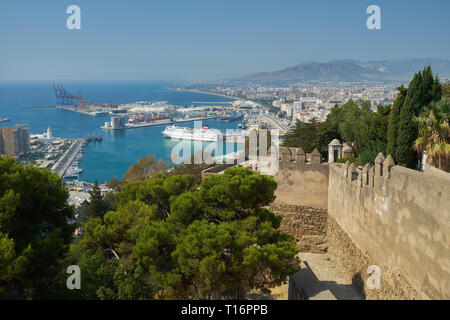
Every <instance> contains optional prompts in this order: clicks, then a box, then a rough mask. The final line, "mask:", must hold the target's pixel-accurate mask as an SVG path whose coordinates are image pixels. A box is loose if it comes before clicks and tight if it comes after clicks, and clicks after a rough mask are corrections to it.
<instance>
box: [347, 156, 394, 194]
mask: <svg viewBox="0 0 450 320" xmlns="http://www.w3.org/2000/svg"><path fill="white" fill-rule="evenodd" d="M394 167H395V162H394V159H393V158H392V157H391V156H390V155H388V156H387V158H386V159H385V158H384V155H383V154H382V153H379V154H378V156H377V157H376V158H375V166H373V167H372V166H371V165H370V164H366V165H365V166H364V167H356V166H355V165H354V164H353V163H350V162H349V161H347V162H346V163H345V164H344V165H343V166H342V176H343V177H344V178H346V179H347V180H349V181H350V182H354V184H355V185H356V186H359V187H361V188H362V187H372V188H373V187H375V185H376V183H375V182H376V181H379V180H380V179H383V180H389V179H391V177H392V168H394Z"/></svg>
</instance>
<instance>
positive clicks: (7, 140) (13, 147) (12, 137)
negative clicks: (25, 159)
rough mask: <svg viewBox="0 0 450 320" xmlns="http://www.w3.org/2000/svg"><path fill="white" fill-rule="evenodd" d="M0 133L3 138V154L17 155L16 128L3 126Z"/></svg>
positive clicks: (17, 136) (17, 137)
mask: <svg viewBox="0 0 450 320" xmlns="http://www.w3.org/2000/svg"><path fill="white" fill-rule="evenodd" d="M1 134H2V138H3V151H4V152H3V154H4V155H7V156H11V157H15V156H17V155H19V154H20V152H19V149H20V148H19V134H18V130H17V129H14V128H11V127H5V128H2V129H1Z"/></svg>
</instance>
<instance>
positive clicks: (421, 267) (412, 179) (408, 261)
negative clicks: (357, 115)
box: [328, 153, 450, 299]
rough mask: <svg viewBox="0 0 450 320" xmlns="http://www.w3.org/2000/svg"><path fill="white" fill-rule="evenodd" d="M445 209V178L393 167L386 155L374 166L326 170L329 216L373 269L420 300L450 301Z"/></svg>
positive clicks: (448, 182) (448, 177)
mask: <svg viewBox="0 0 450 320" xmlns="http://www.w3.org/2000/svg"><path fill="white" fill-rule="evenodd" d="M436 170H437V169H436ZM449 203H450V174H449V173H446V172H443V171H441V172H440V173H437V172H436V173H435V174H429V173H427V172H419V171H416V170H411V169H408V168H405V167H402V166H398V165H397V166H396V165H395V163H394V160H393V159H392V157H391V156H390V155H388V156H387V157H386V158H385V157H384V155H383V154H382V153H380V154H378V156H377V157H376V159H375V161H374V166H371V165H370V164H367V165H365V166H364V167H356V166H355V165H354V164H352V163H350V162H348V161H347V162H346V163H345V164H341V163H336V164H331V165H330V168H329V189H328V214H329V216H330V217H331V218H332V219H333V221H336V222H337V224H338V225H339V227H340V228H341V229H342V230H343V231H344V232H345V233H346V234H347V235H348V237H349V238H350V239H351V241H352V242H353V243H354V244H355V245H356V246H357V247H358V248H359V249H360V250H361V251H362V252H364V253H366V254H367V255H368V257H370V260H371V261H373V264H376V265H378V266H380V267H381V268H382V269H383V268H384V269H386V270H387V269H389V270H392V272H398V274H401V275H402V277H404V278H405V279H406V280H407V282H408V283H409V284H410V285H411V286H412V287H413V288H414V290H415V291H416V292H417V293H418V294H419V297H420V298H433V299H445V298H448V297H449V296H450V265H449V264H448V261H449V260H448V257H449V256H450V250H449V244H450V237H449V235H450V226H449V223H448V222H449V221H450V207H449ZM362 271H364V270H362ZM383 279H386V278H383ZM380 292H381V291H380ZM374 293H377V292H374ZM380 294H382V293H380ZM380 297H381V296H380Z"/></svg>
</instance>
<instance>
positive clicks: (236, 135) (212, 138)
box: [162, 125, 246, 142]
mask: <svg viewBox="0 0 450 320" xmlns="http://www.w3.org/2000/svg"><path fill="white" fill-rule="evenodd" d="M162 135H163V137H164V138H172V139H176V140H195V141H208V142H217V141H227V140H228V141H230V140H231V141H234V142H242V141H244V140H245V136H246V131H243V130H227V132H226V133H224V132H222V131H220V130H219V129H210V128H209V126H208V125H205V126H203V128H200V129H199V128H195V129H193V128H187V127H177V126H175V125H172V126H168V127H166V128H165V129H164V131H163V132H162Z"/></svg>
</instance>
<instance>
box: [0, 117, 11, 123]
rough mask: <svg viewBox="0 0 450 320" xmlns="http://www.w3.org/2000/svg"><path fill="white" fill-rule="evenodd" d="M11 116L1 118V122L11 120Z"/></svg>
mask: <svg viewBox="0 0 450 320" xmlns="http://www.w3.org/2000/svg"><path fill="white" fill-rule="evenodd" d="M9 121H11V118H0V122H9Z"/></svg>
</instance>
